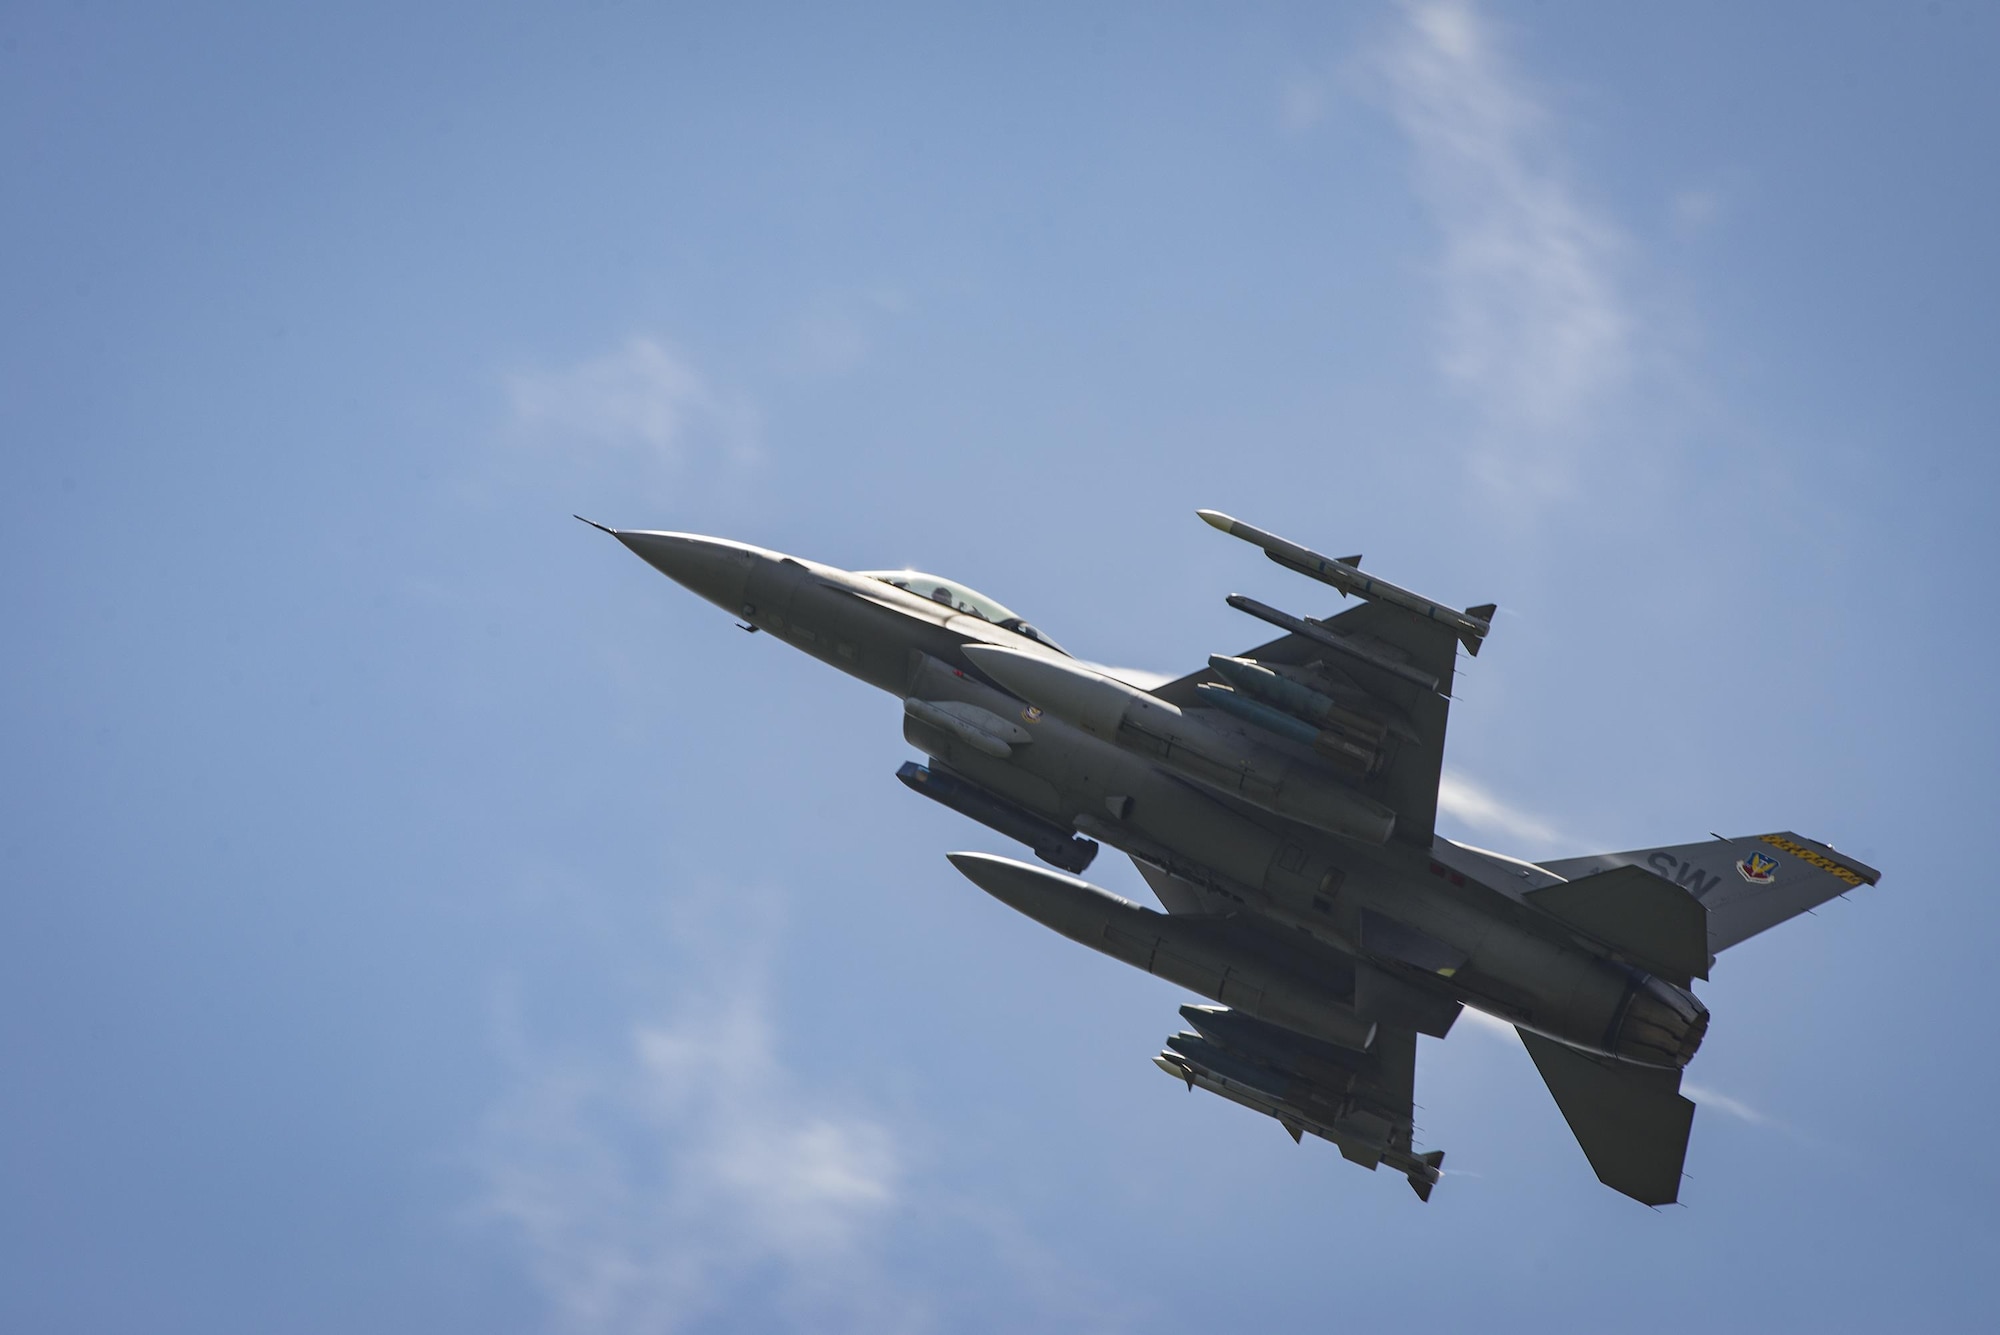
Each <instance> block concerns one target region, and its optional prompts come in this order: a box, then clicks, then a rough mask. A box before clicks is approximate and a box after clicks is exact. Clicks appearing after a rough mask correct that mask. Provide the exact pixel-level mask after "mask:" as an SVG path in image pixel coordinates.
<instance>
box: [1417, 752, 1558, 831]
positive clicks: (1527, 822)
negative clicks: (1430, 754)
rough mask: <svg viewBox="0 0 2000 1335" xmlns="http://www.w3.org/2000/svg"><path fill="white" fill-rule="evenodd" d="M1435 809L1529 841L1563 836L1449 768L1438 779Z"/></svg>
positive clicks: (1466, 821)
mask: <svg viewBox="0 0 2000 1335" xmlns="http://www.w3.org/2000/svg"><path fill="white" fill-rule="evenodd" d="M1438 809H1439V810H1440V811H1442V812H1444V813H1445V814H1446V815H1448V816H1451V817H1453V818H1454V819H1456V820H1459V821H1463V822H1464V823H1465V824H1467V825H1470V826H1471V827H1472V828H1473V829H1475V830H1482V831H1485V832H1487V833H1489V834H1504V835H1506V836H1508V837H1509V838H1512V839H1519V840H1522V841H1524V842H1527V843H1531V844H1556V843H1560V842H1562V836H1561V835H1560V834H1558V833H1557V832H1556V830H1555V829H1554V827H1552V826H1550V825H1549V824H1548V823H1547V822H1546V821H1543V820H1541V819H1540V818H1539V817H1536V816H1531V815H1529V814H1528V813H1527V812H1525V811H1521V810H1519V809H1517V808H1515V807H1511V806H1508V805H1507V804H1506V803H1505V802H1502V801H1501V800H1500V799H1499V798H1497V797H1495V796H1493V795H1492V794H1491V793H1489V792H1487V791H1486V790H1485V789H1483V788H1481V787H1479V786H1478V785H1477V784H1475V783H1473V782H1472V780H1470V779H1468V778H1466V777H1465V776H1464V775H1462V774H1454V773H1452V772H1451V771H1450V770H1446V771H1445V772H1444V776H1443V777H1442V778H1441V779H1440V780H1439V781H1438Z"/></svg>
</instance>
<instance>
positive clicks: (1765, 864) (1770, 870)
mask: <svg viewBox="0 0 2000 1335" xmlns="http://www.w3.org/2000/svg"><path fill="white" fill-rule="evenodd" d="M1736 870H1737V871H1738V872H1740V873H1741V874H1742V876H1743V879H1744V880H1746V881H1748V882H1750V884H1752V885H1769V884H1770V883H1771V882H1773V881H1775V880H1777V879H1778V860H1777V859H1776V858H1774V857H1767V856H1765V855H1764V854H1762V853H1752V854H1751V855H1750V856H1749V857H1747V858H1745V859H1743V861H1741V862H1739V863H1737V864H1736Z"/></svg>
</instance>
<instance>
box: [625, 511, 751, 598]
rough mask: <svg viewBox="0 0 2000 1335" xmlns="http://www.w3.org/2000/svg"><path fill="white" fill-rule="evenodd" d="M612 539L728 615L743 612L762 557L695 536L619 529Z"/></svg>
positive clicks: (743, 548)
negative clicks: (746, 590)
mask: <svg viewBox="0 0 2000 1335" xmlns="http://www.w3.org/2000/svg"><path fill="white" fill-rule="evenodd" d="M612 536H613V537H615V538H617V539H618V541H620V542H622V543H624V544H625V545H626V546H627V547H629V548H631V549H632V552H633V554H634V555H636V556H637V557H639V559H640V560H642V561H644V562H645V563H646V564H647V565H649V566H651V567H653V569H655V570H657V571H659V572H660V573H661V574H662V575H665V576H666V577H667V578H668V579H670V580H672V581H673V582H674V583H676V584H678V585H680V586H681V587H683V588H685V589H687V590H689V591H690V592H692V593H696V594H699V595H700V596H701V597H703V598H706V599H708V601H710V602H712V603H714V604H715V605H716V606H717V607H721V608H725V609H727V610H728V611H731V612H740V611H741V610H742V608H743V603H744V597H743V591H744V587H745V586H746V585H747V584H748V582H749V579H750V568H751V566H753V565H754V564H756V562H757V559H758V558H759V557H761V556H763V555H764V553H763V552H761V551H759V550H758V549H756V548H755V547H750V546H747V545H745V544H743V543H740V542H729V541H727V540H725V539H722V538H704V537H701V536H700V535H698V534H694V533H648V532H640V531H634V530H625V529H620V530H617V531H616V532H614V533H613V534H612Z"/></svg>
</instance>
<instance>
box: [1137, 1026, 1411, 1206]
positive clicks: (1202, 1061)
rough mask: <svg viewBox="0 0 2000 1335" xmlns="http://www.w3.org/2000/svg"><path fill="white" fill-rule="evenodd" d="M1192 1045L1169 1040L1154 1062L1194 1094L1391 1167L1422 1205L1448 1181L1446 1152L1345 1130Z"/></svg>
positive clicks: (1369, 1163) (1365, 1162) (1363, 1161)
mask: <svg viewBox="0 0 2000 1335" xmlns="http://www.w3.org/2000/svg"><path fill="white" fill-rule="evenodd" d="M1187 1046H1190V1045H1188V1044H1187V1043H1186V1042H1185V1041H1184V1040H1182V1039H1181V1036H1180V1035H1175V1036H1174V1037H1173V1038H1169V1039H1168V1040H1167V1048H1166V1050H1165V1051H1163V1052H1161V1053H1160V1055H1159V1056H1157V1057H1155V1058H1153V1065H1155V1066H1157V1067H1159V1068H1160V1069H1161V1070H1162V1071H1165V1072H1166V1073H1167V1074H1168V1075H1170V1076H1172V1077H1173V1078H1174V1079H1176V1080H1180V1081H1183V1082H1185V1083H1186V1085H1187V1087H1188V1088H1189V1089H1191V1090H1192V1089H1205V1090H1207V1091H1208V1092H1209V1093H1211V1094H1219V1095H1221V1096H1222V1097H1223V1098H1225V1099H1228V1100H1229V1101H1230V1102H1231V1103H1237V1104H1241V1105H1242V1106H1243V1107H1245V1108H1248V1109H1250V1110H1251V1111H1252V1112H1260V1113H1263V1114H1264V1115H1265V1116H1266V1117H1270V1118H1274V1119H1275V1120H1276V1121H1277V1123H1278V1124H1279V1125H1280V1126H1282V1127H1284V1128H1285V1130H1286V1131H1288V1132H1290V1133H1291V1137H1292V1139H1293V1140H1298V1139H1299V1138H1300V1136H1301V1134H1302V1133H1304V1132H1307V1131H1310V1132H1312V1133H1313V1134H1314V1135H1315V1136H1318V1137H1319V1138H1320V1139H1322V1140H1327V1141H1331V1142H1332V1143H1333V1144H1334V1145H1335V1146H1337V1147H1338V1148H1339V1150H1340V1152H1341V1155H1342V1156H1343V1157H1345V1158H1346V1159H1348V1160H1350V1161H1351V1162H1354V1163H1358V1164H1360V1165H1361V1166H1362V1167H1364V1168H1368V1169H1373V1168H1374V1167H1375V1166H1376V1165H1377V1164H1378V1163H1382V1164H1387V1165H1388V1166H1389V1168H1390V1169H1391V1171H1393V1172H1398V1173H1401V1174H1402V1175H1403V1176H1404V1178H1405V1179H1407V1180H1408V1182H1409V1184H1410V1189H1411V1190H1412V1191H1414V1192H1416V1193H1417V1199H1418V1200H1422V1201H1428V1200H1429V1199H1430V1198H1431V1192H1432V1190H1434V1189H1435V1188H1436V1187H1437V1184H1438V1183H1439V1181H1441V1180H1442V1179H1443V1177H1444V1151H1443V1150H1432V1151H1430V1152H1429V1153H1427V1154H1413V1153H1411V1152H1410V1151H1409V1150H1407V1149H1403V1148H1400V1147H1398V1146H1395V1145H1385V1144H1383V1143H1382V1142H1381V1140H1380V1139H1379V1138H1377V1137H1376V1136H1373V1135H1368V1134H1365V1133H1358V1130H1357V1129H1350V1128H1347V1127H1345V1126H1344V1125H1343V1124H1342V1122H1341V1120H1340V1119H1337V1118H1336V1119H1332V1120H1328V1119H1324V1118H1322V1117H1321V1116H1319V1115H1317V1114H1316V1113H1314V1112H1311V1111H1308V1110H1307V1109H1305V1108H1302V1107H1300V1106H1299V1105H1298V1104H1296V1103H1294V1102H1292V1101H1290V1100H1289V1099H1287V1098H1284V1097H1282V1096H1280V1095H1276V1094H1273V1093H1271V1092H1270V1091H1269V1090H1268V1088H1267V1087H1266V1086H1267V1084H1268V1082H1267V1081H1265V1080H1262V1079H1258V1080H1253V1081H1245V1080H1243V1079H1241V1078H1239V1074H1238V1072H1237V1071H1235V1070H1220V1069H1211V1068H1210V1067H1209V1066H1208V1065H1207V1056H1206V1055H1205V1054H1204V1055H1203V1056H1201V1057H1190V1056H1187V1055H1185V1054H1184V1053H1183V1052H1182V1051H1181V1050H1180V1049H1182V1048H1184V1047H1187Z"/></svg>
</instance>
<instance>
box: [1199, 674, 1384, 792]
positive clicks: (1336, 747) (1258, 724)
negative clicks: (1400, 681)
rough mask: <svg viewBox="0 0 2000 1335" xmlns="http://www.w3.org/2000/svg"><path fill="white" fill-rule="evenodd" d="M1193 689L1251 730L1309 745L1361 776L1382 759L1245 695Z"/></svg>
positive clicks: (1210, 686) (1209, 686)
mask: <svg viewBox="0 0 2000 1335" xmlns="http://www.w3.org/2000/svg"><path fill="white" fill-rule="evenodd" d="M1194 689H1195V693H1196V694H1197V695H1199V696H1200V697H1201V699H1202V701H1203V703H1205V704H1210V705H1214V706H1215V707H1216V708H1217V709H1220V710H1222V711H1223V712H1224V713H1227V714H1234V715H1235V716H1236V717H1237V718H1240V719H1242V720H1243V721H1244V722H1245V723H1248V724H1249V725H1250V726H1251V727H1253V728H1262V729H1263V730H1264V731H1265V732H1268V733H1270V734H1271V735H1272V736H1274V737H1284V738H1287V739H1289V740H1291V741H1294V742H1297V743H1299V744H1300V745H1301V746H1309V747H1311V748H1312V749H1313V750H1315V751H1317V752H1318V753H1319V754H1321V755H1323V756H1325V757H1326V758H1327V759H1329V760H1334V761H1338V762H1340V763H1341V764H1343V765H1346V766H1349V767H1350V768H1352V769H1355V770H1358V771H1359V772H1360V773H1361V774H1363V775H1367V774H1369V773H1371V772H1372V771H1373V770H1374V768H1375V766H1376V764H1377V762H1379V761H1380V760H1381V759H1382V752H1381V751H1380V750H1379V749H1378V748H1376V747H1373V746H1369V745H1367V744H1366V743H1364V742H1358V741H1355V740H1354V739H1353V738H1351V737H1349V736H1347V735H1346V734H1345V733H1342V732H1337V731H1334V730H1332V729H1322V728H1315V727H1314V726H1313V725H1312V724H1310V723H1307V722H1306V721H1305V720H1303V719H1297V718H1293V717H1292V716H1291V715H1290V714H1287V713H1286V712H1285V711H1284V710H1282V709H1273V708H1272V707H1271V706H1270V705H1267V704H1264V703H1262V702H1261V701H1257V700H1252V699H1251V698H1250V697H1249V696H1247V695H1239V694H1237V693H1236V692H1235V691H1232V690H1230V689H1229V688H1228V687H1227V686H1217V685H1216V684H1215V683H1213V682H1206V681H1205V682H1202V683H1201V684H1200V685H1198V686H1196V687H1195V688H1194Z"/></svg>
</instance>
